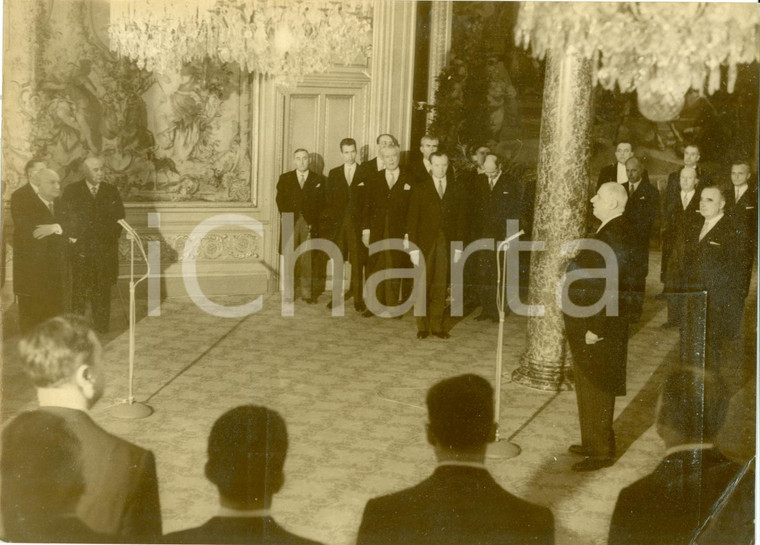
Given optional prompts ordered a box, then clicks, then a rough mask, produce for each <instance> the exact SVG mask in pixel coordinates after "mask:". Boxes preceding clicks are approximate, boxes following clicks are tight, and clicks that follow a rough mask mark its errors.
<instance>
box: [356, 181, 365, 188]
mask: <svg viewBox="0 0 760 545" xmlns="http://www.w3.org/2000/svg"><path fill="white" fill-rule="evenodd" d="M356 187H364V182H360V183H359V184H357V185H356Z"/></svg>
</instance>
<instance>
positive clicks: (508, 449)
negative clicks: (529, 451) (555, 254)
mask: <svg viewBox="0 0 760 545" xmlns="http://www.w3.org/2000/svg"><path fill="white" fill-rule="evenodd" d="M523 232H524V231H520V232H519V233H516V234H514V235H512V236H511V237H509V238H507V239H506V240H503V241H501V242H500V243H499V245H498V246H497V248H496V269H497V270H496V275H497V276H496V282H497V293H496V306H497V307H498V310H499V335H498V338H497V339H498V340H497V341H496V369H495V380H494V382H495V385H494V395H495V397H496V399H495V400H494V421H495V422H496V437H495V439H494V442H493V443H489V444H488V449H487V450H486V458H491V459H496V460H508V459H510V458H514V457H515V456H517V455H519V454H520V447H519V446H518V445H516V444H514V443H511V442H510V441H507V440H505V439H504V438H503V437H501V434H500V431H501V428H500V426H499V419H500V415H501V368H502V359H503V344H504V318H505V309H506V306H505V305H506V302H507V274H506V273H507V250H508V249H509V243H510V242H511V241H512V240H514V239H516V238H518V237H519V236H520V235H522V234H523ZM499 252H501V253H502V255H503V257H502V260H503V261H502V262H500V261H499ZM502 270H503V271H504V274H503V275H502Z"/></svg>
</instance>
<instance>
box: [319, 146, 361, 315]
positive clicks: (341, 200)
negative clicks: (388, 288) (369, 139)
mask: <svg viewBox="0 0 760 545" xmlns="http://www.w3.org/2000/svg"><path fill="white" fill-rule="evenodd" d="M340 153H341V155H342V156H343V164H342V165H340V166H338V167H335V168H334V169H332V170H331V171H330V173H329V175H328V177H327V182H326V183H325V186H324V192H323V194H322V199H321V206H320V213H319V235H320V236H321V237H323V238H327V239H329V240H331V241H333V242H334V243H335V244H336V245H337V246H338V248H340V251H341V253H342V254H343V258H344V260H345V261H348V262H349V263H350V264H351V283H350V289H349V291H348V293H347V295H346V298H347V299H350V298H351V297H353V298H354V308H355V309H356V311H357V312H364V310H365V309H366V307H365V306H364V295H363V290H364V265H365V263H366V260H367V247H366V246H364V244H362V242H361V213H362V209H361V208H360V201H361V202H363V197H364V194H363V192H364V186H361V187H360V186H359V183H361V176H359V177H357V170H358V167H359V165H357V163H356V141H355V140H354V139H353V138H344V139H343V140H341V141H340ZM327 308H332V301H330V302H329V303H327Z"/></svg>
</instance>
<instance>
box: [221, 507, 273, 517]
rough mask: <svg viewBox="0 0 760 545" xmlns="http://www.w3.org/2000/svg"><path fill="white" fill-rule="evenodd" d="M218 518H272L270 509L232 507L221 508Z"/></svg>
mask: <svg viewBox="0 0 760 545" xmlns="http://www.w3.org/2000/svg"><path fill="white" fill-rule="evenodd" d="M216 516H217V517H234V518H263V517H271V516H272V514H271V511H270V510H269V509H232V508H231V507H224V506H221V505H220V506H219V510H218V511H217V512H216Z"/></svg>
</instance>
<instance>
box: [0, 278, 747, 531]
mask: <svg viewBox="0 0 760 545" xmlns="http://www.w3.org/2000/svg"><path fill="white" fill-rule="evenodd" d="M658 288H659V286H655V285H652V286H650V287H649V289H650V293H655V292H656V291H658ZM326 301H327V298H326V297H323V298H322V300H321V301H320V303H321V304H319V305H312V306H309V305H305V304H303V303H300V302H298V303H296V308H295V316H294V317H292V318H284V317H281V316H280V312H279V297H278V296H271V297H269V298H267V299H266V300H265V303H264V308H263V310H262V311H260V312H259V313H257V314H254V315H251V316H248V317H246V318H243V319H221V318H215V317H214V316H211V315H209V314H206V313H204V312H203V311H202V310H200V309H198V308H197V307H195V306H194V305H193V304H192V303H190V302H189V301H179V300H171V301H165V302H164V303H163V306H162V315H161V316H160V317H154V318H144V319H142V320H141V321H140V322H139V323H138V326H137V339H138V345H137V356H136V381H135V396H136V397H137V399H138V400H142V401H146V402H147V403H149V404H150V405H151V406H152V407H153V408H154V409H155V413H154V414H153V415H152V416H151V417H150V418H147V419H144V420H138V421H124V420H118V419H116V418H114V417H112V416H110V414H109V406H111V405H113V404H114V403H116V402H117V400H118V399H119V398H124V397H126V392H127V383H126V376H127V361H128V337H127V335H126V334H122V335H121V336H119V337H117V338H116V339H114V340H112V341H111V342H110V343H109V344H108V345H107V348H106V353H105V359H106V363H107V366H108V367H107V370H108V376H109V388H108V391H107V393H106V398H105V399H104V400H102V401H101V403H100V404H99V405H98V406H97V407H96V410H95V411H94V416H95V418H96V420H98V421H99V422H100V423H101V424H102V425H103V426H104V427H105V428H107V429H108V430H110V431H112V432H114V433H116V434H119V435H121V436H123V437H125V438H127V439H129V440H131V441H134V442H136V443H138V444H140V445H142V446H145V447H148V448H151V449H152V450H153V451H154V452H155V454H156V457H157V464H158V474H159V481H160V491H161V500H162V509H163V519H164V529H165V531H173V530H177V529H181V528H184V527H188V526H192V525H196V524H199V523H201V522H203V521H205V520H206V519H207V518H208V517H209V516H211V515H212V514H213V513H214V511H215V509H216V491H215V489H214V488H213V487H212V486H211V485H210V484H209V483H208V482H207V481H206V479H205V478H204V475H203V466H204V463H205V452H204V451H205V443H206V437H207V435H208V432H209V429H210V427H211V425H212V423H213V422H214V420H215V419H216V418H217V417H218V416H219V415H221V414H222V412H224V411H225V410H227V409H229V408H232V407H234V406H237V405H239V404H243V403H257V404H264V405H267V406H269V407H272V408H274V409H276V410H278V411H279V412H280V413H281V414H282V415H283V416H284V418H285V419H286V422H287V425H288V430H289V436H290V451H289V454H288V458H287V462H286V466H285V470H286V483H285V486H284V487H283V489H282V490H281V492H280V493H279V494H278V495H277V496H275V502H274V506H273V511H274V515H275V518H277V519H278V521H279V522H281V523H282V524H283V525H284V526H285V527H286V528H288V529H290V530H291V531H294V532H296V533H300V534H302V535H305V536H308V537H311V538H313V539H317V540H320V541H322V542H324V543H332V544H336V545H347V544H351V543H353V542H354V540H355V537H356V530H357V528H358V526H359V521H360V519H361V514H362V510H363V507H364V504H365V503H366V501H367V500H368V499H370V498H371V497H373V496H376V495H379V494H384V493H388V492H391V491H394V490H397V489H400V488H403V487H406V486H410V485H412V484H414V483H416V482H418V481H419V480H421V479H423V478H425V477H426V476H427V475H428V474H430V473H431V471H432V470H433V468H434V466H435V459H434V456H433V452H432V449H431V448H430V447H429V446H428V445H427V444H426V440H425V433H424V424H425V418H426V414H425V409H424V396H425V393H426V390H427V388H428V387H429V386H430V385H432V384H433V383H434V382H436V381H437V380H439V379H442V378H444V377H448V376H452V375H456V374H460V373H465V372H473V373H478V374H481V375H483V376H485V377H487V378H489V379H492V378H493V369H494V360H495V353H496V347H495V343H496V335H497V329H498V326H497V325H496V324H492V323H490V322H489V323H487V324H485V323H482V322H476V321H474V319H473V317H472V316H469V317H467V318H466V319H464V320H463V321H461V322H460V323H459V324H457V325H456V327H454V329H453V330H452V331H451V334H452V338H451V339H450V340H439V339H426V340H424V341H418V340H417V339H416V338H415V325H414V320H413V318H412V317H410V316H407V317H405V318H403V319H401V320H391V319H380V318H370V319H367V318H362V317H360V316H359V315H357V314H356V313H355V312H354V311H353V309H350V310H347V311H346V316H345V317H341V318H338V317H335V318H333V317H330V315H329V311H328V310H327V309H325V308H324V303H325V302H326ZM217 302H224V303H225V304H240V303H242V302H244V301H243V300H242V299H239V298H237V299H233V298H228V299H219V300H218V301H217ZM752 304H754V301H752ZM747 319H748V323H747V324H746V326H745V330H748V331H750V332H753V331H754V307H753V308H752V309H748V312H747ZM664 321H665V308H664V303H663V302H661V301H656V300H654V299H652V298H649V299H647V301H646V303H645V312H644V318H643V321H642V323H641V325H640V327H639V329H638V330H637V331H636V332H635V333H634V334H633V337H632V338H631V341H630V347H629V375H628V376H629V378H628V385H629V389H628V391H629V393H628V396H626V397H624V398H618V403H617V411H616V412H617V414H616V422H615V429H616V433H617V436H618V447H619V450H620V452H621V453H622V457H621V458H620V459H619V460H618V462H617V463H616V464H615V465H614V466H613V467H611V468H608V469H604V470H601V471H598V472H595V473H586V474H576V473H573V472H571V471H570V466H571V465H572V463H574V462H575V461H577V458H575V457H573V456H571V455H569V454H568V453H567V451H566V449H567V446H568V445H569V444H571V443H574V442H577V441H578V439H579V431H578V424H577V410H576V402H575V395H574V393H573V392H562V393H545V392H539V391H533V390H530V389H526V388H524V387H522V386H519V385H517V384H512V383H510V382H509V379H508V377H509V376H510V375H511V371H512V370H513V369H514V368H516V367H517V365H518V360H519V357H520V355H521V353H522V351H523V348H524V343H525V325H526V324H525V319H524V318H521V317H517V316H510V317H508V318H507V320H506V325H505V342H504V369H505V373H504V377H505V378H504V380H505V381H506V383H504V384H503V388H502V394H501V401H502V413H501V414H502V417H501V422H500V426H501V430H502V436H503V437H509V438H510V439H511V440H512V441H513V442H515V443H517V444H519V446H520V447H521V448H522V453H521V454H520V456H518V457H516V458H513V459H510V460H500V461H499V460H489V461H488V462H487V465H488V467H489V469H490V470H491V472H492V473H493V475H494V477H495V478H496V479H497V481H498V482H499V483H500V484H501V485H502V486H504V487H505V488H506V489H508V490H510V491H511V492H513V493H515V494H517V495H519V496H521V497H523V498H525V499H527V500H530V501H533V502H537V503H540V504H543V505H547V506H549V507H550V508H551V509H552V510H553V512H554V514H555V519H556V537H557V544H558V545H565V544H591V545H602V544H604V543H606V534H607V528H608V525H609V518H610V515H611V513H612V509H613V507H614V503H615V500H616V497H617V493H618V491H619V489H620V488H621V487H623V486H625V485H627V484H629V483H630V482H632V481H633V480H635V479H637V478H639V477H640V476H643V475H644V474H646V473H648V472H650V471H651V470H652V469H653V468H654V467H655V465H656V464H657V463H658V461H659V460H660V458H661V457H662V456H663V454H664V447H663V444H662V442H661V441H660V439H659V437H658V436H657V434H656V433H655V430H654V428H653V427H652V420H653V410H654V404H655V398H656V394H657V387H658V385H659V384H660V382H661V381H662V377H663V375H664V373H665V371H666V369H667V367H668V366H669V365H670V364H671V363H672V362H673V361H674V360H675V359H676V357H677V345H678V332H677V331H674V330H670V329H668V330H663V329H661V328H660V327H659V325H660V324H661V323H662V322H664ZM750 337H752V339H750V340H749V341H748V344H749V345H750V346H748V347H747V349H749V350H751V352H748V354H749V355H748V358H747V359H748V361H749V365H748V366H746V372H745V370H744V368H743V366H742V365H737V368H736V373H735V376H736V377H737V378H736V386H737V391H738V393H737V395H736V396H735V397H734V399H733V402H732V411H733V412H732V415H730V417H729V421H730V422H731V425H730V426H727V428H726V429H725V430H724V434H723V437H722V438H721V445H722V446H723V448H724V449H725V450H726V451H727V454H729V455H730V456H732V457H733V458H736V459H738V460H745V459H747V458H748V457H750V456H752V455H753V453H754V429H755V424H754V413H755V405H754V403H755V380H754V378H755V377H754V353H755V352H754V344H753V341H754V335H753V334H752V333H751V334H750ZM736 350H738V347H736ZM739 360H741V358H739ZM7 363H8V360H6V364H7ZM4 376H5V380H6V382H5V389H4V392H3V397H4V414H5V415H12V414H15V413H17V412H18V411H19V410H21V409H22V408H24V406H27V407H32V406H34V404H33V403H29V402H28V397H27V401H26V402H24V401H23V399H22V397H23V396H20V397H19V396H16V397H14V395H13V392H12V391H9V390H12V388H9V387H10V386H12V384H10V383H9V382H7V381H8V376H15V375H14V374H13V370H12V369H11V370H9V369H7V368H6V369H5V370H4ZM747 379H749V380H747ZM15 380H17V379H14V382H15ZM18 380H20V379H18ZM745 381H746V382H745ZM742 384H743V387H741V386H742ZM739 387H741V389H739Z"/></svg>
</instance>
